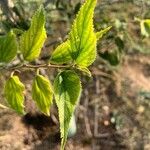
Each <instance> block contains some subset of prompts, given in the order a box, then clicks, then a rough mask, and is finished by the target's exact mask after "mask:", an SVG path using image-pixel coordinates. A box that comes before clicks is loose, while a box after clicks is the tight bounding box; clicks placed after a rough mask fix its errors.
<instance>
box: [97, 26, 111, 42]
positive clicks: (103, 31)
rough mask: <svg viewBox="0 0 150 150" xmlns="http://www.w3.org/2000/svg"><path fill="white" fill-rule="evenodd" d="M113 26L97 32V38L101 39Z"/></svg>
mask: <svg viewBox="0 0 150 150" xmlns="http://www.w3.org/2000/svg"><path fill="white" fill-rule="evenodd" d="M111 28H112V27H107V28H105V29H103V30H101V31H99V32H97V33H96V38H97V40H99V39H101V38H102V37H103V35H104V34H106V33H107V32H108V31H109V30H110V29H111Z"/></svg>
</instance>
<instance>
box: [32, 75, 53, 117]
mask: <svg viewBox="0 0 150 150" xmlns="http://www.w3.org/2000/svg"><path fill="white" fill-rule="evenodd" d="M32 98H33V100H34V101H35V102H36V104H37V106H38V108H39V109H40V111H41V112H42V113H44V114H45V115H48V116H49V115H50V106H51V104H52V100H53V89H52V85H51V83H50V81H49V80H48V79H47V78H45V77H44V76H42V75H37V76H36V77H35V79H34V81H33V85H32Z"/></svg>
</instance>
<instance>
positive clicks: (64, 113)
mask: <svg viewBox="0 0 150 150" xmlns="http://www.w3.org/2000/svg"><path fill="white" fill-rule="evenodd" d="M54 93H55V100H56V104H57V107H58V113H59V121H60V132H61V138H62V141H61V150H64V146H65V143H66V140H67V135H68V128H69V124H70V120H71V117H72V114H73V112H74V110H75V106H76V104H77V102H78V100H79V97H80V93H81V83H80V79H79V77H78V75H77V74H76V73H75V72H74V71H70V70H67V71H63V72H61V73H60V74H59V75H58V76H57V77H56V79H55V81H54Z"/></svg>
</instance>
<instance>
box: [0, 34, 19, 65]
mask: <svg viewBox="0 0 150 150" xmlns="http://www.w3.org/2000/svg"><path fill="white" fill-rule="evenodd" d="M16 54H17V42H16V37H15V34H14V33H13V32H9V33H8V34H7V35H6V36H0V62H3V63H7V62H10V61H11V60H12V59H13V58H14V57H15V56H16Z"/></svg>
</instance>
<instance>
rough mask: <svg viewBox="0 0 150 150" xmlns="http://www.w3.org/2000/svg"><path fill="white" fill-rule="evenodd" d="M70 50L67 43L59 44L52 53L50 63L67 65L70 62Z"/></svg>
mask: <svg viewBox="0 0 150 150" xmlns="http://www.w3.org/2000/svg"><path fill="white" fill-rule="evenodd" d="M70 49H71V48H70V44H69V41H66V42H64V43H62V44H60V45H59V46H58V47H57V48H56V49H55V51H54V52H53V54H52V56H51V62H54V63H57V64H63V63H69V62H70V61H71V60H72V58H71V55H70Z"/></svg>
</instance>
